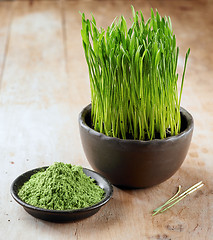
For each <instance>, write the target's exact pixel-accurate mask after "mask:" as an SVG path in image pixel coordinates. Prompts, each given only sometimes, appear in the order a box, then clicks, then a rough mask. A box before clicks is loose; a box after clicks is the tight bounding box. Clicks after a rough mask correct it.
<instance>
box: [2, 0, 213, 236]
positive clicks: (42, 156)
mask: <svg viewBox="0 0 213 240" xmlns="http://www.w3.org/2000/svg"><path fill="white" fill-rule="evenodd" d="M131 4H133V5H134V6H135V8H136V10H142V11H143V13H144V16H145V18H146V19H147V18H148V17H149V16H150V8H151V7H152V8H153V9H155V8H157V9H158V11H159V12H160V14H161V15H163V16H164V15H169V16H170V17H171V19H172V23H173V29H174V32H175V34H176V36H177V41H178V45H179V46H180V59H179V71H180V73H181V72H182V67H183V61H184V56H185V52H186V51H187V49H188V48H189V47H190V48H191V54H190V59H189V63H188V68H187V74H186V79H185V88H184V91H183V98H182V106H183V107H185V108H187V109H188V110H189V111H190V112H191V114H192V115H193V117H194V120H195V130H194V135H193V139H192V143H191V146H190V150H189V153H188V155H187V157H186V159H185V161H184V164H183V165H182V166H181V168H180V170H179V171H178V172H177V173H176V174H175V175H174V176H173V177H171V178H170V179H169V180H167V181H166V182H164V183H162V184H160V185H158V186H155V187H152V188H148V189H141V190H120V189H118V188H116V187H115V188H114V195H113V198H112V199H111V201H110V202H109V203H108V204H107V205H106V206H104V207H103V208H102V209H101V210H100V211H99V212H98V213H97V214H96V215H94V216H92V217H90V218H88V219H85V220H83V221H79V222H74V223H66V224H54V223H49V222H45V221H41V220H38V219H35V218H33V217H32V216H30V215H29V214H27V213H26V212H25V211H24V209H23V208H22V207H21V206H19V205H18V204H17V203H16V202H15V201H14V200H13V199H12V197H11V195H10V186H11V183H12V181H13V180H14V179H15V178H16V177H17V176H18V175H20V174H21V173H23V172H25V171H27V170H30V169H33V168H36V167H41V166H45V165H50V164H53V163H54V162H56V161H63V162H65V163H71V164H77V165H82V166H84V167H87V168H91V167H90V166H89V163H88V162H87V160H86V157H85V155H84V152H83V149H82V146H81V142H80V136H79V130H78V113H79V112H80V111H81V109H82V108H83V107H84V106H85V105H86V104H88V103H89V102H90V90H89V79H88V71H87V66H86V63H85V59H84V53H83V48H82V43H81V36H80V29H81V17H80V15H79V11H81V12H85V13H86V16H87V17H89V16H90V13H91V12H93V14H94V15H95V17H96V19H97V22H98V25H99V26H103V27H106V26H107V25H109V24H111V22H112V20H113V19H114V18H115V16H119V15H121V14H123V15H124V16H125V17H126V19H129V18H130V17H131V9H130V5H131ZM212 39H213V2H212V1H207V0H206V1H205V0H203V1H202V0H200V1H192V0H191V1H190V0H188V1H178V0H177V1H175V0H173V1H166V0H161V1H157V0H156V1H154V0H144V1H131V2H130V1H127V0H126V1H122V0H119V1H113V0H111V1H95V0H87V1H80V0H79V1H77V0H76V1H74V0H73V1H62V0H61V1H54V0H49V1H41V0H40V1H0V163H1V167H0V183H1V193H0V239H2V240H3V239H9V240H10V239H11V240H13V239H22V240H25V239H31V240H34V239H39V240H40V239H43V240H46V239H52V240H56V239H60V240H63V239H76V240H77V239H78V240H82V239H87V240H92V239H95V240H100V239H102V240H108V239H109V240H117V239H119V240H121V239H122V240H126V239H132V240H144V239H150V240H169V239H172V240H174V239H181V240H182V239H189V240H191V239H193V240H196V239H201V240H204V239H208V240H211V239H213V178H212V176H213V148H212V143H213V141H212V139H213V101H212V94H213V42H212ZM200 180H203V182H204V183H205V186H204V187H203V188H201V189H200V190H198V191H197V192H195V193H193V194H192V195H190V196H188V197H187V198H185V199H184V200H183V201H181V202H180V203H178V204H177V205H176V206H175V207H174V208H171V209H170V210H169V211H167V212H165V213H164V214H159V215H157V216H155V217H152V215H151V212H152V210H153V209H154V208H156V207H157V206H159V205H161V204H162V203H164V201H165V200H167V199H168V198H169V197H171V195H172V194H174V193H175V192H176V189H177V186H178V185H179V184H181V185H182V186H183V189H186V188H188V187H190V186H192V185H193V184H195V183H197V182H198V181H200Z"/></svg>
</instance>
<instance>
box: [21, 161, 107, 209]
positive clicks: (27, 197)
mask: <svg viewBox="0 0 213 240" xmlns="http://www.w3.org/2000/svg"><path fill="white" fill-rule="evenodd" d="M18 196H19V197H20V199H22V200H23V201H24V202H26V203H28V204H30V205H33V206H36V207H39V208H45V209H53V210H72V209H79V208H85V207H89V206H92V205H94V204H96V203H98V202H100V201H101V200H102V199H103V197H104V190H103V189H102V188H100V187H99V186H98V185H96V183H95V182H94V179H91V178H90V177H88V176H86V174H85V173H84V172H83V168H82V167H81V166H74V165H73V166H72V165H71V164H64V163H61V162H60V163H54V164H53V165H52V166H50V167H48V168H47V169H46V170H43V171H40V172H37V173H35V174H34V175H32V176H31V178H30V179H29V180H28V181H27V182H26V183H24V185H23V186H22V187H21V189H20V190H19V192H18Z"/></svg>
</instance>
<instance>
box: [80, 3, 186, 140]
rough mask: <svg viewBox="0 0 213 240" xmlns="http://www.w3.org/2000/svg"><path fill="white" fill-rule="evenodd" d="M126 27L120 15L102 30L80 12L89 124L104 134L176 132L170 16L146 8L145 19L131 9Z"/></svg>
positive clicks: (139, 135)
mask: <svg viewBox="0 0 213 240" xmlns="http://www.w3.org/2000/svg"><path fill="white" fill-rule="evenodd" d="M132 14H133V20H132V25H131V27H130V28H129V29H128V27H127V23H126V20H125V18H124V17H123V16H121V17H120V18H118V19H115V20H114V22H113V23H112V24H111V26H109V27H108V28H107V29H106V30H104V29H103V28H101V29H98V28H97V25H96V21H95V18H94V17H93V16H92V20H88V19H86V18H85V14H82V30H81V35H82V41H83V47H84V51H85V58H86V61H87V65H88V69H89V77H90V88H91V104H92V108H91V122H92V127H93V128H94V129H95V130H96V131H99V132H101V133H103V134H105V135H107V136H112V137H117V138H122V139H139V140H152V139H155V138H165V137H167V136H172V135H177V134H178V133H179V132H180V129H181V117H180V101H181V95H182V88H183V82H184V75H185V70H186V63H187V59H188V56H189V52H190V49H189V50H188V52H187V53H186V57H185V65H184V70H183V76H182V83H181V90H180V94H179V92H178V84H177V81H178V74H177V72H176V70H177V62H178V55H179V48H178V47H177V46H176V37H175V35H174V34H173V31H172V25H171V20H170V18H169V17H161V16H160V15H159V13H158V12H157V11H156V14H155V13H154V11H153V10H152V9H151V17H150V18H149V19H148V21H147V22H145V20H144V17H143V14H142V12H141V11H140V12H135V10H134V8H133V7H132Z"/></svg>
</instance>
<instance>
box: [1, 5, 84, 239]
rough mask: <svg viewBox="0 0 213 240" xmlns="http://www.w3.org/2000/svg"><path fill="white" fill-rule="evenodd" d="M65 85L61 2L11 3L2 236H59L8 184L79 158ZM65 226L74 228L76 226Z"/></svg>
mask: <svg viewBox="0 0 213 240" xmlns="http://www.w3.org/2000/svg"><path fill="white" fill-rule="evenodd" d="M69 88H70V84H69V81H68V77H67V75H66V68H65V58H64V44H63V34H62V20H61V12H60V3H58V2H51V1H47V2H43V1H42V2H34V3H33V5H30V4H29V3H28V2H15V6H14V16H13V20H12V25H11V36H10V42H9V46H8V57H7V61H6V65H5V71H4V75H3V79H2V89H1V96H0V106H1V108H0V136H1V137H0V152H1V163H2V167H1V169H0V176H1V186H2V187H1V192H2V193H3V192H4V193H5V194H3V195H1V199H0V209H1V211H0V214H1V226H0V232H1V238H3V239H6V238H8V236H10V239H16V238H17V235H18V238H20V239H29V238H30V239H40V236H41V235H42V236H43V238H44V239H45V238H46V239H48V236H49V238H50V239H51V238H52V236H53V238H52V239H63V237H61V234H62V233H61V232H60V231H59V232H58V233H55V234H54V233H53V232H51V231H52V227H53V225H49V227H48V224H47V226H46V224H45V223H43V222H42V221H37V220H36V219H34V218H32V217H31V216H29V215H28V214H27V213H26V212H25V211H24V210H23V209H22V208H21V207H19V206H18V205H16V204H15V203H14V201H13V200H12V198H11V197H10V194H9V189H10V185H11V183H12V180H14V179H15V178H16V177H17V176H18V175H19V174H21V173H22V172H24V171H27V170H29V169H32V168H35V167H38V166H44V165H49V164H52V163H53V162H55V161H63V162H72V163H77V162H78V160H79V159H78V157H77V155H76V153H78V152H77V151H75V149H78V148H77V147H76V143H75V142H77V143H78V144H79V146H80V141H79V139H78V138H79V136H78V135H77V133H75V131H78V128H77V126H78V123H77V114H76V110H75V108H73V109H72V110H71V107H70V103H69ZM73 123H74V125H73ZM73 132H74V134H75V135H73ZM76 135H77V136H76ZM73 136H74V137H73ZM75 136H76V137H77V139H78V140H76V138H75ZM79 162H80V163H81V161H79ZM14 207H15V208H14ZM12 229H13V230H14V229H16V230H15V231H11V230H12ZM69 231H72V232H74V231H75V225H72V226H69ZM42 232H43V233H42ZM54 235H55V236H54Z"/></svg>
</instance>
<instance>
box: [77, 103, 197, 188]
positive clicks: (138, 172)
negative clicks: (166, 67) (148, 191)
mask: <svg viewBox="0 0 213 240" xmlns="http://www.w3.org/2000/svg"><path fill="white" fill-rule="evenodd" d="M180 113H181V132H180V134H178V135H176V136H171V137H167V138H165V139H154V140H149V141H141V140H132V139H125V140H124V139H119V138H114V137H108V136H106V135H104V134H102V133H99V132H97V131H95V130H94V129H93V128H92V126H91V104H90V105H88V106H87V107H85V108H84V109H83V110H82V112H81V113H80V115H79V127H80V135H81V141H82V145H83V149H84V152H85V155H86V157H87V159H88V161H89V163H90V165H91V166H92V168H93V169H94V170H95V171H97V172H99V173H101V174H102V175H103V176H104V177H106V178H107V179H109V181H110V182H111V183H112V184H114V185H116V186H119V187H125V188H126V187H127V188H145V187H151V186H153V185H156V184H159V183H161V182H163V181H165V180H167V179H168V178H170V177H171V176H172V175H173V174H174V173H175V172H176V171H177V170H178V169H179V168H180V166H181V164H182V163H183V161H184V159H185V157H186V154H187V152H188V149H189V145H190V142H191V138H192V133H193V128H194V122H193V118H192V116H191V114H190V113H189V112H187V111H186V110H185V109H184V108H181V111H180Z"/></svg>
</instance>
